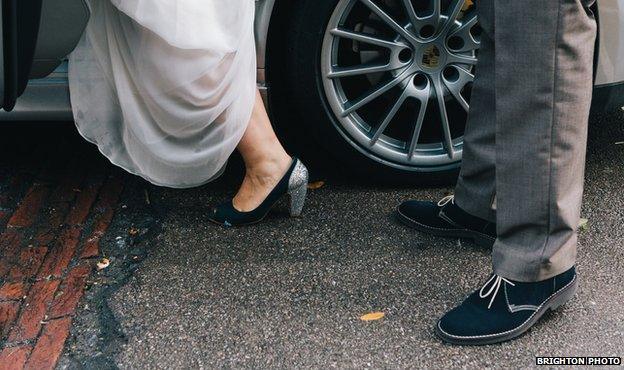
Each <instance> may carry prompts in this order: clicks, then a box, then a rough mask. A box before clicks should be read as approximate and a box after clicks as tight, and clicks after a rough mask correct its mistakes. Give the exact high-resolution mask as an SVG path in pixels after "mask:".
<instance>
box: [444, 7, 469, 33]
mask: <svg viewBox="0 0 624 370" xmlns="http://www.w3.org/2000/svg"><path fill="white" fill-rule="evenodd" d="M465 1H466V0H454V2H453V5H451V6H450V7H449V8H450V9H451V12H450V13H449V14H448V18H447V20H446V22H445V23H444V26H442V28H441V29H440V30H438V34H439V35H444V34H446V32H447V31H448V30H449V29H450V28H451V26H452V25H453V24H455V20H457V17H458V16H459V13H461V11H462V8H463V7H464V2H465Z"/></svg>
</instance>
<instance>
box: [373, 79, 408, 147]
mask: <svg viewBox="0 0 624 370" xmlns="http://www.w3.org/2000/svg"><path fill="white" fill-rule="evenodd" d="M406 98H407V94H406V89H403V92H402V93H401V96H399V97H398V98H397V100H396V101H395V102H394V104H393V105H392V107H391V108H390V110H389V111H388V112H387V113H386V115H385V117H384V119H383V121H381V123H380V124H379V125H377V127H375V128H374V133H373V136H372V137H371V140H370V145H371V146H373V145H375V143H376V142H377V140H379V138H380V137H381V135H382V134H383V133H384V131H385V130H386V127H388V124H389V123H390V121H392V119H393V118H394V116H396V114H397V112H398V111H399V109H401V107H402V106H403V103H404V102H405V99H406Z"/></svg>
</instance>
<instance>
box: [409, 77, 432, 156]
mask: <svg viewBox="0 0 624 370" xmlns="http://www.w3.org/2000/svg"><path fill="white" fill-rule="evenodd" d="M430 94H431V84H430V83H429V82H427V87H426V88H425V89H423V90H421V94H420V95H419V96H418V97H417V98H418V100H419V101H420V107H419V110H418V118H416V125H415V126H414V132H413V133H412V140H411V141H410V145H409V148H408V151H407V159H412V157H413V156H414V153H416V147H417V146H418V139H420V132H421V131H422V126H423V122H424V121H425V113H427V105H428V104H429V95H430Z"/></svg>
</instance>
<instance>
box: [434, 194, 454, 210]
mask: <svg viewBox="0 0 624 370" xmlns="http://www.w3.org/2000/svg"><path fill="white" fill-rule="evenodd" d="M449 202H450V203H453V204H455V195H453V194H451V195H447V196H445V197H444V198H442V199H440V201H439V202H438V207H444V206H445V205H447V204H449Z"/></svg>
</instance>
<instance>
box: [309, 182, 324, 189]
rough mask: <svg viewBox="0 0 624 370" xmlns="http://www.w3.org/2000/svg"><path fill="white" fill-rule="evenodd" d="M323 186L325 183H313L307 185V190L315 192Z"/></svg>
mask: <svg viewBox="0 0 624 370" xmlns="http://www.w3.org/2000/svg"><path fill="white" fill-rule="evenodd" d="M323 186H325V181H315V182H311V183H309V184H308V189H310V190H316V189H320V188H322V187H323Z"/></svg>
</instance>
